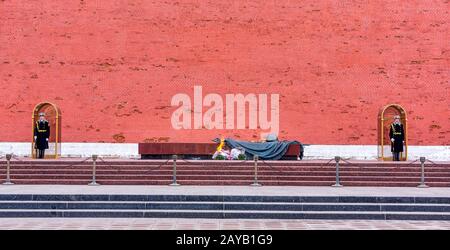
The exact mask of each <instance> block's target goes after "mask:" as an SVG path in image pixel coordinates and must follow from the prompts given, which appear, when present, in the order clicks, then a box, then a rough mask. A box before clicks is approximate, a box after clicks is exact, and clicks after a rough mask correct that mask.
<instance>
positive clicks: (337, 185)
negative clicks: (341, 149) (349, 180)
mask: <svg viewBox="0 0 450 250" xmlns="http://www.w3.org/2000/svg"><path fill="white" fill-rule="evenodd" d="M334 160H335V161H336V183H335V184H334V185H333V186H332V187H342V185H341V183H340V180H339V179H340V178H339V161H340V160H341V157H340V156H335V157H334Z"/></svg>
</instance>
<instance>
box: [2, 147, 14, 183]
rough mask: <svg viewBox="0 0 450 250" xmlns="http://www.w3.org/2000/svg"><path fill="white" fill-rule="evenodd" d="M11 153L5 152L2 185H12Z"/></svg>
mask: <svg viewBox="0 0 450 250" xmlns="http://www.w3.org/2000/svg"><path fill="white" fill-rule="evenodd" d="M11 157H12V155H11V154H6V180H5V182H3V185H13V184H14V183H13V182H11V173H10V170H11V164H10V163H11Z"/></svg>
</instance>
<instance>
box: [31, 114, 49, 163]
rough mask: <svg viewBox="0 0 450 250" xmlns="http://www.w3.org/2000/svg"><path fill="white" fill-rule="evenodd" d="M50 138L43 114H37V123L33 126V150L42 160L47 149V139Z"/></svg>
mask: <svg viewBox="0 0 450 250" xmlns="http://www.w3.org/2000/svg"><path fill="white" fill-rule="evenodd" d="M49 137H50V126H49V125H48V121H47V120H45V113H39V121H36V124H34V142H35V144H34V148H35V149H36V151H37V153H36V155H37V156H38V158H40V159H43V158H44V155H45V150H46V149H47V148H48V138H49Z"/></svg>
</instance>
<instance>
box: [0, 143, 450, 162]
mask: <svg viewBox="0 0 450 250" xmlns="http://www.w3.org/2000/svg"><path fill="white" fill-rule="evenodd" d="M8 153H13V154H15V155H18V156H24V157H30V156H31V144H30V143H26V142H0V155H1V156H3V155H4V154H8ZM211 153H213V152H211ZM93 154H97V155H100V156H104V157H105V156H106V157H122V158H139V157H140V155H139V153H138V144H137V143H62V145H61V156H62V157H87V156H90V155H93ZM334 156H341V157H343V158H351V159H358V160H376V159H377V146H376V145H310V146H306V147H305V156H304V159H331V158H333V157H334ZM421 156H425V157H426V158H427V159H430V160H434V161H450V146H409V147H408V160H416V159H418V158H419V157H421Z"/></svg>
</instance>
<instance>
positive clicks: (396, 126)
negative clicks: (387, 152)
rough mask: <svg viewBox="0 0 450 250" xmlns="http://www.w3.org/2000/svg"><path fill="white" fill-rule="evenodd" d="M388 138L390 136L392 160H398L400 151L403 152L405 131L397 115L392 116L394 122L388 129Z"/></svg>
mask: <svg viewBox="0 0 450 250" xmlns="http://www.w3.org/2000/svg"><path fill="white" fill-rule="evenodd" d="M389 138H391V152H392V155H393V160H394V161H400V152H403V144H404V143H405V131H404V129H403V124H402V123H401V122H400V116H398V115H396V116H394V122H393V123H392V124H391V129H390V131H389Z"/></svg>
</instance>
